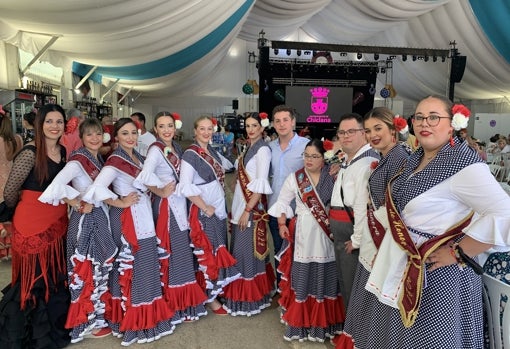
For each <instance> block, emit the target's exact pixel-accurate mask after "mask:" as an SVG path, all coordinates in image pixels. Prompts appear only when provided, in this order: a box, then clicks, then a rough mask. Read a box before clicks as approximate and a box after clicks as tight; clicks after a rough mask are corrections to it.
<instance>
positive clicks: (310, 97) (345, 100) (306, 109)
mask: <svg viewBox="0 0 510 349" xmlns="http://www.w3.org/2000/svg"><path fill="white" fill-rule="evenodd" d="M352 101H353V89H352V87H327V86H286V87H285V104H286V105H288V106H290V107H293V108H294V109H296V121H297V122H303V123H304V122H306V123H331V122H333V123H337V122H339V121H340V116H341V115H343V114H345V113H351V112H352V103H353V102H352Z"/></svg>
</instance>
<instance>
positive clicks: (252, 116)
mask: <svg viewBox="0 0 510 349" xmlns="http://www.w3.org/2000/svg"><path fill="white" fill-rule="evenodd" d="M275 109H276V108H275ZM273 115H274V114H273ZM249 118H252V119H255V120H257V122H258V123H259V125H261V126H262V119H261V118H260V115H259V113H256V112H255V113H250V114H248V115H246V116H245V117H244V124H245V125H246V119H249Z"/></svg>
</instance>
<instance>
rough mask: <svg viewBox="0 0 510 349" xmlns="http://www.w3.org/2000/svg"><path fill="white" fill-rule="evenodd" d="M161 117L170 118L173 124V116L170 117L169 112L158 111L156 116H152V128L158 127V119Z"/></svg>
mask: <svg viewBox="0 0 510 349" xmlns="http://www.w3.org/2000/svg"><path fill="white" fill-rule="evenodd" d="M163 116H169V117H171V118H172V120H173V122H174V123H175V119H174V116H173V115H172V113H170V112H169V111H160V112H159V113H157V114H156V116H154V127H156V126H157V125H158V119H159V118H161V117H163Z"/></svg>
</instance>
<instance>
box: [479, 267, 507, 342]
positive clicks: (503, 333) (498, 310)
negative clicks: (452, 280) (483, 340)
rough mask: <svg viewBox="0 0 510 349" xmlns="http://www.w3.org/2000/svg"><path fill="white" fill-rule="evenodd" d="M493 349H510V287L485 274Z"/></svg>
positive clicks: (484, 296) (486, 307) (485, 301)
mask: <svg viewBox="0 0 510 349" xmlns="http://www.w3.org/2000/svg"><path fill="white" fill-rule="evenodd" d="M482 278H483V284H484V289H483V301H484V303H485V309H486V311H487V320H488V325H489V339H490V348H491V349H505V348H506V349H510V305H509V302H510V285H508V284H505V283H504V282H502V281H499V280H498V279H495V278H493V277H492V276H489V275H487V274H483V276H482Z"/></svg>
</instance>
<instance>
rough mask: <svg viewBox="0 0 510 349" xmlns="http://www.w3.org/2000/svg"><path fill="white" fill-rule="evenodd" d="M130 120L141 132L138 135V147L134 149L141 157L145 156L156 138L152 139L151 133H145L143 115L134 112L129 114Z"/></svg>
mask: <svg viewBox="0 0 510 349" xmlns="http://www.w3.org/2000/svg"><path fill="white" fill-rule="evenodd" d="M131 120H133V121H134V122H137V123H138V124H139V125H140V131H141V134H139V135H138V145H137V146H136V148H135V149H136V151H138V152H139V153H140V154H142V155H143V156H147V151H148V150H149V146H150V145H151V144H152V143H154V142H155V141H156V137H154V135H153V134H152V133H150V132H147V129H146V128H145V115H143V113H140V112H136V113H133V114H131ZM140 131H139V132H140Z"/></svg>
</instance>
